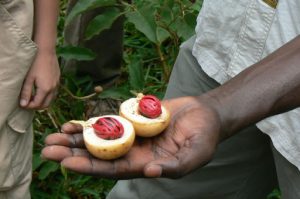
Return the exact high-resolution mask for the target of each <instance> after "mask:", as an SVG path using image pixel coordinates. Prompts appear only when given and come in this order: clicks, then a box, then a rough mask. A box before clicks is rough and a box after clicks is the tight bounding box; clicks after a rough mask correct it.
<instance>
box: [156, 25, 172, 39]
mask: <svg viewBox="0 0 300 199" xmlns="http://www.w3.org/2000/svg"><path fill="white" fill-rule="evenodd" d="M156 35H157V41H158V42H159V43H162V42H163V41H165V40H166V39H167V38H168V37H169V36H170V34H169V32H168V31H167V30H165V29H163V28H162V27H157V28H156Z"/></svg>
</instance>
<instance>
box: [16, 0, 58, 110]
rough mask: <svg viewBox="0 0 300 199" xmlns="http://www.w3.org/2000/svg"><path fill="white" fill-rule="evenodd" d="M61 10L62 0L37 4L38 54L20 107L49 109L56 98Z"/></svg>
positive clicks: (25, 85) (28, 77)
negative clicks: (57, 38)
mask: <svg viewBox="0 0 300 199" xmlns="http://www.w3.org/2000/svg"><path fill="white" fill-rule="evenodd" d="M58 10H59V0H50V1H49V0H35V1H34V15H35V18H34V19H35V21H34V37H33V40H34V41H35V42H36V44H37V46H38V51H37V55H36V58H35V61H34V62H33V65H32V66H31V68H30V70H29V72H28V74H27V77H26V79H25V81H24V84H23V88H22V91H21V99H20V104H21V106H22V107H24V108H30V109H43V108H46V107H48V106H49V104H50V102H51V100H52V99H53V98H54V97H55V92H56V87H57V85H58V84H59V77H60V68H59V64H58V60H57V57H56V52H55V46H56V34H57V30H56V29H57V18H58ZM33 89H35V91H34V92H33Z"/></svg>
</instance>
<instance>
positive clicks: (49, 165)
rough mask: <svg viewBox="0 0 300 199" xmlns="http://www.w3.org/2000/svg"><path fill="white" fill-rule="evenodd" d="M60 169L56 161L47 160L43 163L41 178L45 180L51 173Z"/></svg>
mask: <svg viewBox="0 0 300 199" xmlns="http://www.w3.org/2000/svg"><path fill="white" fill-rule="evenodd" d="M58 169H59V164H57V163H55V162H46V163H45V164H43V165H42V168H41V170H40V172H39V179H40V180H44V179H46V178H47V177H48V176H49V174H50V173H52V172H55V171H57V170H58Z"/></svg>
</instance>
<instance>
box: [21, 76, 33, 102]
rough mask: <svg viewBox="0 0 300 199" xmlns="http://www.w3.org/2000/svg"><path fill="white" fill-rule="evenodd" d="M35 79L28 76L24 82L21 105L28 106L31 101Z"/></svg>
mask: <svg viewBox="0 0 300 199" xmlns="http://www.w3.org/2000/svg"><path fill="white" fill-rule="evenodd" d="M33 83H34V79H33V78H30V77H28V78H26V79H25V82H24V83H23V87H22V90H21V94H20V105H21V106H22V107H26V106H27V105H28V103H29V102H30V99H31V96H32V88H33Z"/></svg>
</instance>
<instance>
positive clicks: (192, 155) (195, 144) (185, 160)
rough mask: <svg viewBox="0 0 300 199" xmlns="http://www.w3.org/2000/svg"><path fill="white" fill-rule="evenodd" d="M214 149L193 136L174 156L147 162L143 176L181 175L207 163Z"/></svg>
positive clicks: (177, 176)
mask: <svg viewBox="0 0 300 199" xmlns="http://www.w3.org/2000/svg"><path fill="white" fill-rule="evenodd" d="M195 137H196V136H195ZM203 140H205V139H203ZM200 147H201V148H200ZM214 149H215V148H214V147H212V146H209V145H208V144H207V143H205V141H202V139H199V138H195V139H192V140H187V141H186V143H185V144H184V146H183V147H181V148H180V150H179V151H178V152H177V153H176V154H175V155H174V156H171V157H166V158H161V159H158V160H155V161H152V162H150V163H148V164H147V165H146V166H145V169H144V173H145V176H147V177H161V176H162V177H168V178H179V177H182V176H184V175H187V174H188V173H190V172H192V171H193V170H195V169H197V168H199V167H201V166H204V165H205V164H207V163H208V162H209V160H210V159H211V158H212V156H213V153H214Z"/></svg>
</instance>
